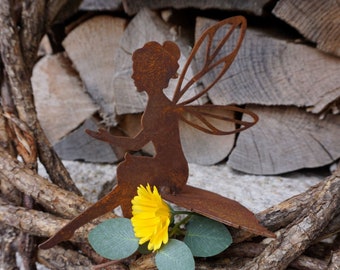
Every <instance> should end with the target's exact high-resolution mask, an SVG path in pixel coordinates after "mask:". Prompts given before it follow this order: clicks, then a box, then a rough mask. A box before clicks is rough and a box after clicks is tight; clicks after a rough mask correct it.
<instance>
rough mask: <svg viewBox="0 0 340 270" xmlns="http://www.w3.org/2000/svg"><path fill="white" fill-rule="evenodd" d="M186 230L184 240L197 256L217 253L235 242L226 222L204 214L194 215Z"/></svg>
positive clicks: (208, 255)
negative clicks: (223, 222)
mask: <svg viewBox="0 0 340 270" xmlns="http://www.w3.org/2000/svg"><path fill="white" fill-rule="evenodd" d="M186 230H187V231H186V235H185V237H184V240H183V241H184V242H185V243H186V244H187V246H188V247H189V248H190V250H191V252H192V254H193V255H194V256H195V257H210V256H214V255H217V254H219V253H221V252H222V251H223V250H225V249H226V248H227V247H229V246H230V244H231V243H232V242H233V240H232V237H231V235H230V232H229V231H228V229H227V227H226V226H225V225H224V224H222V223H220V222H217V221H215V220H212V219H209V218H206V217H203V216H198V215H195V216H193V217H192V218H191V219H190V221H189V223H188V225H187V227H186Z"/></svg>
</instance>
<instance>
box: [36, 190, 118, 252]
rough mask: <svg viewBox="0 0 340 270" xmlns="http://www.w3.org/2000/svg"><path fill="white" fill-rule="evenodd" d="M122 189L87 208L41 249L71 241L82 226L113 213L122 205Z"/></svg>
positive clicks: (42, 245) (113, 191)
mask: <svg viewBox="0 0 340 270" xmlns="http://www.w3.org/2000/svg"><path fill="white" fill-rule="evenodd" d="M120 190H121V189H120V187H119V186H116V187H115V188H114V189H113V190H112V191H111V192H110V193H109V194H107V195H106V196H105V197H103V198H102V199H100V200H99V201H98V202H96V203H95V204H93V205H92V206H90V207H89V208H87V209H86V210H85V211H84V212H83V213H81V214H80V215H79V216H77V217H75V218H74V219H73V220H71V221H70V222H69V223H68V224H66V225H65V226H64V227H63V228H61V229H60V230H59V231H58V232H57V233H56V234H55V235H53V236H52V237H50V238H49V239H48V240H47V241H45V242H43V243H42V244H40V245H39V248H41V249H49V248H51V247H53V246H55V245H57V244H59V243H60V242H63V241H66V240H69V239H70V238H71V237H72V236H73V234H74V232H75V231H76V230H77V229H78V228H79V227H81V226H83V225H85V224H86V223H88V222H90V221H91V220H93V219H95V218H97V217H100V216H102V215H104V214H106V213H107V212H109V211H112V210H113V209H114V208H116V207H117V206H118V205H120V203H121V193H120Z"/></svg>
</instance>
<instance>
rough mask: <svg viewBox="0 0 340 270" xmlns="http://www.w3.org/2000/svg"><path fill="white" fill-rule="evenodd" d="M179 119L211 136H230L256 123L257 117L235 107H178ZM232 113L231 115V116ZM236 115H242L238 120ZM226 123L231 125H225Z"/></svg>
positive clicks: (207, 105)
mask: <svg viewBox="0 0 340 270" xmlns="http://www.w3.org/2000/svg"><path fill="white" fill-rule="evenodd" d="M178 110H179V111H180V113H179V118H180V119H181V120H182V121H183V122H185V123H187V124H188V125H190V126H192V127H194V128H196V129H198V130H200V131H203V132H205V133H208V134H212V135H230V134H233V133H237V132H241V131H243V130H245V129H247V128H249V127H251V126H252V125H254V124H255V123H256V122H257V121H258V116H257V115H256V114H255V113H253V112H251V111H249V110H247V109H243V108H240V107H237V106H231V105H229V106H225V105H211V104H206V105H189V106H180V107H179V108H178ZM231 112H232V114H231ZM236 114H243V115H244V116H243V119H245V120H239V119H238V116H237V115H236ZM226 122H229V123H233V124H232V125H227V124H226Z"/></svg>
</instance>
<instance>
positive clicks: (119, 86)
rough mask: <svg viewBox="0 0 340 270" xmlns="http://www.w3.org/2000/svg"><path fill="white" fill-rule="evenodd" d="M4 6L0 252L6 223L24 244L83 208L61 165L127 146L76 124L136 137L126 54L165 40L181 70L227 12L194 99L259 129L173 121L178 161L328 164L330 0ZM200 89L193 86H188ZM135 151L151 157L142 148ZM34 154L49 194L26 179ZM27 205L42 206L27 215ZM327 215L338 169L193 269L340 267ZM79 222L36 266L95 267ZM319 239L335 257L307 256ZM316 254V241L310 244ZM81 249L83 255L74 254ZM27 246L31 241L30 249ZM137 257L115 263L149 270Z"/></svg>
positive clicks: (339, 247) (339, 152)
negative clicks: (234, 44)
mask: <svg viewBox="0 0 340 270" xmlns="http://www.w3.org/2000/svg"><path fill="white" fill-rule="evenodd" d="M12 2H13V1H8V0H5V1H3V2H2V3H0V30H1V40H0V50H1V68H2V70H3V72H2V77H1V78H0V79H1V107H0V112H1V114H0V145H1V148H0V156H1V160H2V161H0V183H1V191H0V195H1V197H0V199H1V203H0V209H1V210H0V213H1V214H0V222H1V224H7V225H6V226H5V225H4V226H3V231H6V233H5V234H4V235H5V236H6V237H5V240H3V241H2V242H3V243H5V244H4V246H6V249H4V250H5V251H6V252H7V253H6V254H7V255H8V254H9V253H11V252H12V247H10V245H9V244H8V243H10V242H11V241H12V240H8V241H7V240H6V239H12V238H11V237H10V236H11V235H12V234H14V235H15V234H18V231H17V230H14V232H13V227H12V226H14V227H16V228H17V229H19V230H20V231H21V232H24V233H25V235H24V236H22V239H25V241H27V242H29V243H31V242H32V241H33V240H32V239H33V237H31V235H35V236H41V237H47V236H51V235H52V234H53V233H55V232H56V230H57V229H58V228H60V227H61V226H62V225H64V224H66V222H67V220H68V219H71V218H72V217H74V216H76V215H78V214H79V213H81V212H82V211H83V210H84V209H85V208H86V207H88V206H89V203H88V202H86V201H85V200H84V199H83V198H82V197H81V196H79V195H80V194H79V192H78V191H77V188H76V187H75V185H74V184H73V182H72V179H70V177H69V175H68V172H67V171H66V169H65V168H64V167H63V165H62V163H61V161H60V159H65V160H81V161H86V162H96V163H118V162H119V161H120V160H121V159H122V158H123V155H124V153H125V152H126V151H125V149H122V148H119V147H114V146H109V145H108V144H106V143H103V142H100V141H97V140H95V139H93V138H91V137H89V136H88V135H86V133H85V130H86V129H91V130H97V129H98V128H105V129H107V130H109V131H110V132H111V133H112V134H114V135H121V136H130V137H132V136H135V135H136V134H137V133H138V132H139V130H140V129H141V126H140V120H141V116H142V113H143V111H144V109H145V106H146V103H147V96H146V95H145V94H144V93H139V92H137V91H136V88H135V86H134V83H133V80H132V79H131V75H132V59H131V56H132V53H133V52H134V51H135V50H136V49H138V48H140V47H142V46H143V45H144V44H145V43H146V42H148V41H158V42H160V43H162V42H164V41H165V40H171V41H174V42H176V43H177V44H178V45H179V47H180V49H181V58H180V60H179V64H180V68H179V73H180V72H181V70H182V68H183V66H184V64H185V62H186V60H187V58H188V56H189V54H190V52H191V49H192V47H193V45H194V43H195V41H196V40H197V39H198V38H199V36H200V35H201V34H202V32H203V31H204V30H205V29H207V28H208V27H209V26H211V25H212V24H214V23H215V22H216V21H218V20H221V19H223V18H226V17H230V16H233V15H239V14H242V15H245V17H246V18H247V19H248V29H247V33H246V36H245V38H244V41H243V44H242V46H241V49H240V51H239V53H238V55H237V57H236V59H235V60H234V62H233V64H232V65H231V67H230V68H229V70H228V71H227V73H226V74H225V76H224V77H223V78H222V79H221V80H220V81H219V82H218V83H217V84H216V85H215V86H214V88H213V89H211V90H210V91H209V92H208V93H207V95H205V96H204V97H202V98H200V99H199V100H198V101H195V102H196V104H206V103H211V104H215V105H230V104H235V105H238V106H241V107H244V108H247V109H250V110H251V111H253V112H255V113H256V114H257V115H258V116H259V122H258V123H257V124H256V125H255V126H253V127H252V128H250V129H248V130H246V131H243V132H241V133H240V134H238V135H230V136H212V135H209V134H205V133H202V132H200V131H198V130H196V129H194V128H192V127H191V126H189V125H187V124H185V123H179V124H180V130H181V140H182V146H183V149H184V152H185V155H186V157H187V159H188V161H189V162H192V163H198V164H203V165H212V164H216V163H218V162H224V163H226V164H227V166H230V167H231V168H233V169H235V170H238V171H242V172H245V173H250V174H258V175H272V174H281V173H286V172H291V171H295V170H298V169H302V168H319V167H322V166H325V165H330V164H332V163H335V162H336V161H337V160H338V159H339V157H340V142H339V134H340V116H339V109H338V106H339V100H340V99H339V97H340V76H339V74H340V73H339V67H340V58H339V57H340V25H339V18H340V8H339V6H338V5H337V4H336V3H335V2H334V1H316V0H315V1H314V0H313V1H309V2H308V3H302V2H301V3H297V2H296V1H293V0H280V1H268V0H257V1H239V2H237V1H218V0H215V1H204V0H201V1H179V0H172V1H151V0H150V1H133V0H123V1H117V0H111V1H91V0H84V1H83V2H82V1H66V0H65V1H59V3H58V4H56V3H54V4H52V3H48V4H46V3H44V1H28V2H30V4H28V3H26V2H27V1H26V2H25V3H21V2H20V1H17V3H16V4H13V3H12ZM14 2H15V1H14ZM80 2H82V3H80ZM234 2H235V3H234ZM196 57H197V58H198V59H199V58H200V57H202V56H200V55H196ZM194 72H197V70H195V66H192V67H190V69H189V70H188V72H187V74H186V76H187V78H188V79H189V78H190V76H192V75H193V74H194ZM207 83H208V82H206V81H204V80H202V81H200V82H198V83H197V86H196V87H197V91H199V90H200V88H201V87H202V86H205V84H207ZM175 86H176V80H175V79H174V80H172V81H171V83H170V84H169V87H168V89H166V90H165V92H166V93H167V94H168V95H169V96H171V94H172V93H173V91H174V89H175ZM230 117H239V118H242V117H243V119H244V120H246V119H245V116H242V115H230ZM141 154H147V155H152V154H154V149H153V147H152V145H151V144H148V145H146V146H145V147H144V148H143V149H141ZM18 155H20V156H21V157H22V162H23V163H21V162H19V161H17V159H16V157H17V156H18ZM38 158H39V160H40V161H41V162H42V163H43V165H44V166H45V167H46V169H47V171H48V173H49V175H50V179H51V181H52V182H53V183H55V184H56V185H57V186H59V187H57V186H55V185H53V184H50V183H49V182H48V181H47V180H46V179H43V178H42V177H41V176H39V175H38V174H37V172H36V167H37V166H36V164H37V163H36V162H37V159H38ZM65 190H69V191H65ZM21 193H23V194H25V196H24V202H23V201H22V198H21V197H22V195H21ZM27 201H29V203H27ZM34 202H36V203H38V204H39V205H41V206H42V207H43V208H44V212H43V211H38V210H34V208H35V207H34ZM29 208H31V210H29V211H26V210H25V209H29ZM339 209H340V172H339V170H337V171H335V172H334V173H333V175H332V176H330V177H329V178H327V179H325V181H324V182H322V183H320V184H319V185H318V186H316V187H314V188H311V189H310V190H308V191H306V192H305V193H303V194H300V195H299V196H296V197H294V198H291V199H289V200H287V201H285V202H283V203H281V204H279V205H277V206H275V207H273V208H270V209H268V210H266V211H263V212H261V213H259V214H258V215H257V217H258V219H259V220H260V221H261V223H262V224H263V225H264V226H267V227H268V228H269V229H271V230H273V231H278V238H277V239H275V240H273V241H272V242H271V243H269V244H268V243H266V242H261V243H258V242H256V241H252V242H245V240H246V239H247V240H248V239H250V238H251V237H252V236H251V235H248V234H246V233H244V232H242V231H241V232H234V241H235V243H238V244H235V246H234V247H232V248H231V249H229V250H228V251H227V253H225V254H222V255H221V256H219V257H217V258H215V259H214V260H212V261H209V262H207V261H203V260H202V261H198V265H199V266H198V267H199V269H219V268H221V269H285V268H287V267H288V265H290V267H292V268H294V269H307V268H308V267H309V268H308V269H338V268H336V267H338V266H339V265H340V262H339V260H340V259H339V258H340V244H339V242H340V241H339V234H338V233H337V232H338V231H339V230H340V228H339V224H340V222H339V216H340V211H339ZM111 216H112V215H111ZM39 221H41V222H42V221H44V222H42V223H39ZM8 225H9V226H8ZM91 226H93V225H89V226H87V227H86V228H85V229H83V230H82V231H80V232H79V233H78V234H77V235H76V237H75V238H74V239H73V242H74V243H78V244H76V246H77V247H76V248H73V250H69V251H67V252H66V251H65V249H64V248H62V247H58V248H54V249H52V250H50V251H39V258H40V259H39V260H40V261H41V262H43V263H45V264H46V265H48V266H49V267H50V268H52V269H62V268H63V267H64V266H60V265H59V266H58V265H57V264H56V263H55V262H56V261H58V260H59V259H58V256H60V255H61V254H63V256H65V257H66V258H68V259H67V262H66V261H65V262H64V264H65V265H66V264H69V265H73V266H72V267H73V268H67V269H75V268H76V267H77V264H78V265H81V266H83V267H84V268H83V269H87V268H86V267H91V265H92V262H91V260H92V261H95V262H97V263H98V262H102V258H98V257H97V256H96V255H94V254H93V252H92V251H90V250H88V249H84V247H85V245H83V246H82V247H80V245H79V243H80V242H84V241H86V235H87V232H88V230H89V228H91ZM329 236H333V240H334V239H335V240H334V241H333V242H332V245H329V246H328V247H329V248H328V251H329V250H333V253H330V252H326V251H324V253H322V254H321V255H320V256H315V255H314V254H315V252H317V251H313V247H312V248H310V250H308V252H305V251H306V250H307V248H309V247H310V246H311V245H312V244H314V243H315V242H317V243H319V241H321V240H322V239H324V238H327V237H329ZM13 239H14V238H13ZM292 239H293V240H294V241H293V240H292ZM6 241H7V242H6ZM33 242H34V241H33ZM6 243H7V244H6ZM323 247H324V244H323V243H321V244H320V243H319V244H317V245H315V246H314V249H316V248H318V249H319V250H318V251H320V249H322V248H323ZM81 248H82V251H83V254H82V255H80V254H79V253H78V252H77V250H79V249H81ZM34 250H36V246H35V244H34V243H33V244H31V251H30V252H31V254H33V253H35V252H32V251H34ZM242 250H243V251H242ZM30 252H26V253H25V251H23V252H22V254H24V255H23V256H24V259H25V258H26V268H27V267H33V266H32V261H33V263H34V259H32V258H34V256H33V255H32V256H33V257H32V256H30V255H27V254H29V253H30ZM242 252H243V253H242ZM313 252H314V253H313ZM320 253H321V252H320ZM25 254H26V255H27V256H26V257H25ZM301 254H303V255H301ZM300 255H301V256H300ZM242 257H243V258H242ZM244 257H246V259H245V258H244ZM7 258H9V259H8V260H7V261H6V262H4V263H7V264H8V265H10V264H11V263H12V261H13V257H12V256H9V255H8V256H7ZM75 258H76V259H75ZM89 258H90V259H89ZM226 258H232V259H228V260H227V259H226ZM241 258H242V259H241ZM135 259H136V258H132V259H131V260H128V261H125V262H124V263H125V265H129V266H130V268H132V269H151V268H152V267H154V263H153V258H152V256H151V257H145V256H142V257H140V258H139V259H138V260H135ZM24 261H25V260H24ZM59 263H61V262H59ZM0 265H1V261H0ZM145 265H146V266H145ZM306 265H308V266H306ZM117 267H125V266H123V264H119V265H118V266H117ZM143 267H149V268H143ZM306 267H307V268H306ZM327 267H329V268H327ZM332 267H333V268H332ZM8 269H10V268H8ZM27 269H29V268H27ZM65 269H66V268H65ZM117 269H118V268H117ZM123 269H124V268H123Z"/></svg>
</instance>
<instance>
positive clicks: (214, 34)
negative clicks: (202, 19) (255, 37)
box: [172, 16, 247, 105]
mask: <svg viewBox="0 0 340 270" xmlns="http://www.w3.org/2000/svg"><path fill="white" fill-rule="evenodd" d="M246 27H247V22H246V19H245V18H244V17H242V16H235V17H231V18H228V19H225V20H223V21H220V22H218V23H216V24H214V25H213V26H211V27H210V28H208V29H207V30H205V31H204V32H203V34H202V35H201V37H200V38H199V39H198V41H197V42H196V43H195V46H194V48H193V49H192V51H191V53H190V55H189V57H188V59H187V62H186V64H185V65H184V67H183V70H182V73H181V75H180V77H179V79H178V83H177V86H176V89H175V91H174V96H173V99H172V101H173V102H174V103H175V104H178V105H187V104H190V103H192V102H193V101H194V100H196V99H198V98H200V97H201V96H203V95H204V94H205V93H207V92H208V91H209V90H210V89H211V88H212V87H213V86H214V84H215V83H216V82H217V81H218V80H219V79H220V78H221V77H222V76H223V75H224V73H225V72H226V71H227V69H228V68H229V67H230V65H231V64H232V62H233V60H234V59H235V57H236V55H237V52H238V50H239V48H240V47H241V43H242V40H243V38H244V35H245V31H246ZM198 54H199V55H204V57H200V58H198V59H196V58H195V56H196V55H198ZM191 65H193V66H195V70H197V72H196V73H195V74H194V75H193V76H192V78H191V79H189V80H187V81H185V78H186V74H187V72H188V69H189V67H190V66H191ZM206 76H208V77H209V81H210V83H208V84H207V85H206V86H205V87H203V88H202V89H201V91H200V92H199V93H197V94H194V95H192V94H190V92H193V91H194V90H193V89H194V87H195V86H196V83H197V82H199V81H200V79H202V77H206ZM184 81H185V83H184Z"/></svg>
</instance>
